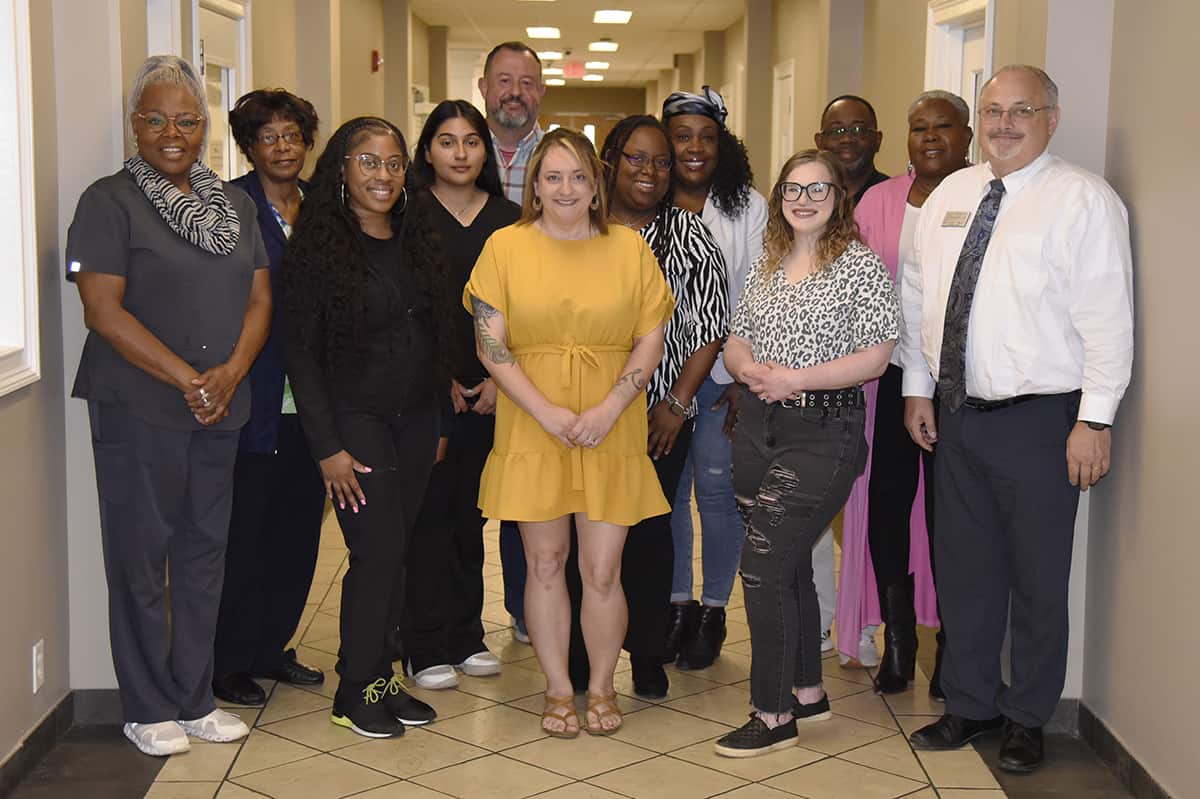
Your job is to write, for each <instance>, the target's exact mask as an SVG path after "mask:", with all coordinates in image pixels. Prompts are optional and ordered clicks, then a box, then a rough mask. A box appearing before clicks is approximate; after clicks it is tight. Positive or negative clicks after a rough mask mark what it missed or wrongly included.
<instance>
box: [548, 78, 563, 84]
mask: <svg viewBox="0 0 1200 799" xmlns="http://www.w3.org/2000/svg"><path fill="white" fill-rule="evenodd" d="M546 85H547V86H566V85H567V82H566V81H565V80H563V79H562V78H550V79H549V80H548V81H546Z"/></svg>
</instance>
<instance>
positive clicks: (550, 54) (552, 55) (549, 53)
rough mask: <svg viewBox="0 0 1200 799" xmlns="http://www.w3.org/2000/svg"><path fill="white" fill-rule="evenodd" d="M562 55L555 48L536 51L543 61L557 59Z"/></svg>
mask: <svg viewBox="0 0 1200 799" xmlns="http://www.w3.org/2000/svg"><path fill="white" fill-rule="evenodd" d="M562 57H563V54H562V53H560V52H558V51H557V50H543V51H542V52H540V53H538V58H540V59H542V60H543V61H557V60H558V59H560V58H562Z"/></svg>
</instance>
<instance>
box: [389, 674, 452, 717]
mask: <svg viewBox="0 0 1200 799" xmlns="http://www.w3.org/2000/svg"><path fill="white" fill-rule="evenodd" d="M382 681H383V680H382V678H380V679H379V680H376V682H382ZM383 704H384V705H385V706H386V707H387V709H388V712H389V713H391V714H392V715H393V716H395V717H396V719H397V720H398V721H400V723H401V724H404V725H405V726H408V727H420V726H421V725H423V724H428V723H429V722H431V721H433V720H434V719H436V718H437V711H436V710H434V709H433V708H432V707H430V706H429V705H427V704H425V703H424V702H422V701H421V700H420V699H417V698H416V697H415V696H413V695H412V694H410V693H409V692H408V689H407V688H405V687H404V678H403V677H401V676H400V675H399V674H393V675H392V678H391V679H390V680H388V681H387V683H385V686H384V689H383Z"/></svg>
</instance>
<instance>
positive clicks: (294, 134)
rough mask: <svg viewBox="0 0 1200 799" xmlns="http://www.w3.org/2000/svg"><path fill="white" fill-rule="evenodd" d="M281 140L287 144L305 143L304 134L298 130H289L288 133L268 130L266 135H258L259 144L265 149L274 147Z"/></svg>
mask: <svg viewBox="0 0 1200 799" xmlns="http://www.w3.org/2000/svg"><path fill="white" fill-rule="evenodd" d="M280 139H282V140H283V141H284V143H285V144H299V143H300V142H302V141H304V134H303V133H301V132H300V131H298V130H289V131H287V132H286V133H276V132H275V131H273V130H268V131H267V132H266V133H260V134H258V143H259V144H261V145H262V146H263V147H274V146H275V143H276V142H278V141H279V140H280Z"/></svg>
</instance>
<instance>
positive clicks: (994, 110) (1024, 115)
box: [979, 105, 1054, 122]
mask: <svg viewBox="0 0 1200 799" xmlns="http://www.w3.org/2000/svg"><path fill="white" fill-rule="evenodd" d="M1048 108H1054V106H1052V105H1043V106H1040V107H1038V108H1034V107H1033V106H1031V105H1014V106H1013V107H1012V108H1001V107H1000V106H998V105H989V106H988V107H987V108H981V109H979V118H980V119H982V120H984V121H985V122H999V121H1000V120H1001V119H1003V118H1004V115H1005V114H1008V118H1009V119H1019V120H1021V121H1022V122H1028V121H1029V120H1031V119H1033V115H1034V114H1036V113H1037V112H1038V111H1045V110H1046V109H1048Z"/></svg>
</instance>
